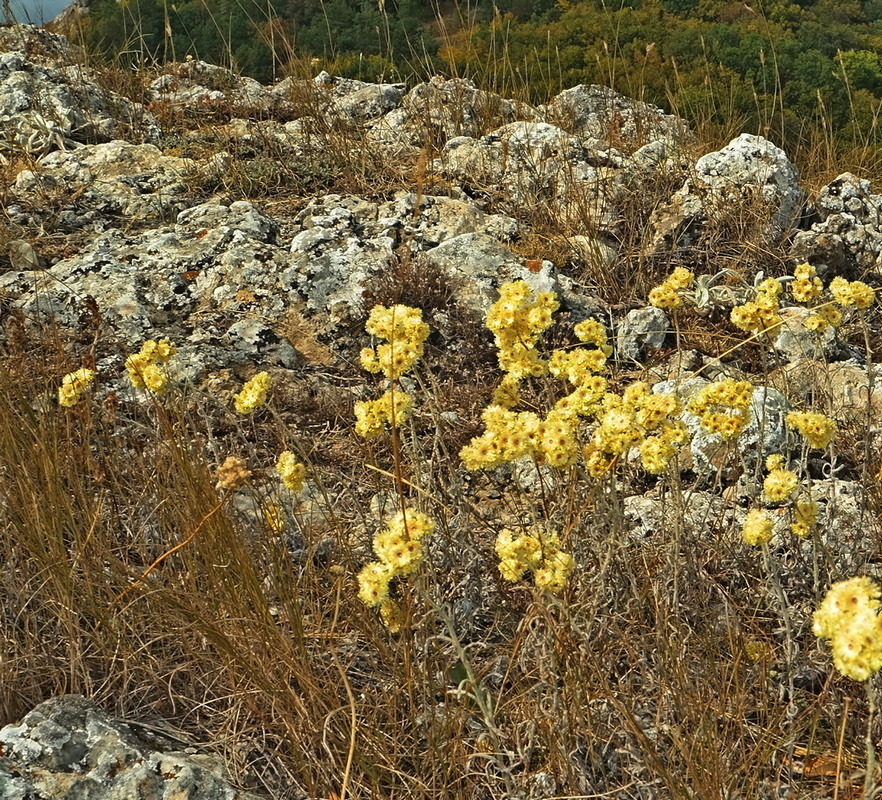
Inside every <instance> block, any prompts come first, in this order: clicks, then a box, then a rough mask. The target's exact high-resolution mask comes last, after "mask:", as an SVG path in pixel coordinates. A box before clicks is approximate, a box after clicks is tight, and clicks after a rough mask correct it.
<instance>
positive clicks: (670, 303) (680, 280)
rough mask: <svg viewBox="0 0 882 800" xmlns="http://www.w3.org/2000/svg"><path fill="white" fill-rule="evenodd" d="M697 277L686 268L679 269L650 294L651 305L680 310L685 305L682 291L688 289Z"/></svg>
mask: <svg viewBox="0 0 882 800" xmlns="http://www.w3.org/2000/svg"><path fill="white" fill-rule="evenodd" d="M694 281H695V276H694V275H693V274H692V273H691V272H690V271H689V270H688V269H686V268H685V267H677V268H676V269H675V270H674V271H673V272H672V273H671V274H670V275H669V276H668V277H667V278H665V280H664V281H663V282H662V283H660V284H659V285H658V286H656V287H655V288H653V289H651V290H650V292H649V303H650V305H653V306H655V307H656V308H679V307H680V306H681V305H683V297H682V295H681V294H680V291H681V290H683V289H688V288H689V287H690V286H692V284H693V282H694Z"/></svg>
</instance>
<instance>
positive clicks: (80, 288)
mask: <svg viewBox="0 0 882 800" xmlns="http://www.w3.org/2000/svg"><path fill="white" fill-rule="evenodd" d="M276 233H277V231H276V226H275V224H274V223H273V222H272V221H271V220H270V219H268V218H267V217H266V216H264V215H263V214H261V213H260V212H259V211H258V210H257V209H256V208H255V207H254V206H253V205H252V204H251V203H247V202H244V201H242V202H237V203H232V204H231V205H229V206H225V205H220V204H217V203H207V204H204V205H201V206H196V207H194V208H191V209H187V210H186V211H184V212H182V213H181V214H180V215H179V216H178V222H177V224H176V225H174V226H171V227H165V228H158V229H155V230H151V231H147V232H145V233H141V234H133V235H127V234H124V233H122V232H121V231H119V230H110V231H107V232H106V233H103V234H101V235H99V236H98V237H97V238H96V239H95V240H94V241H93V242H92V243H91V244H90V245H89V246H88V247H87V248H86V250H85V251H84V252H83V253H81V254H80V255H78V256H76V257H74V258H69V259H65V260H63V261H59V262H58V263H56V264H55V265H53V266H52V267H50V268H49V269H47V270H42V271H39V272H34V271H31V272H27V271H12V272H7V273H5V274H4V275H2V276H0V290H2V291H4V292H6V294H7V296H8V297H10V298H12V299H13V303H14V305H15V306H16V307H18V308H20V309H21V310H22V311H23V312H25V314H26V315H27V317H28V318H29V319H31V320H33V321H43V320H46V319H48V318H49V317H52V318H53V319H54V320H55V321H56V322H57V323H58V324H60V325H62V326H68V327H74V326H76V324H77V320H78V317H79V315H80V313H82V310H83V303H84V301H85V299H86V297H92V298H93V299H94V300H95V302H97V304H98V308H99V309H100V312H101V314H102V316H103V319H104V322H105V324H106V325H108V326H109V327H110V329H111V330H113V331H114V332H115V333H116V334H117V336H118V337H119V338H120V339H121V340H122V341H123V342H124V343H125V344H126V345H128V346H130V347H137V346H139V345H140V343H141V342H142V341H143V340H144V339H148V338H156V337H157V336H159V335H161V336H167V337H170V338H172V339H174V340H175V341H176V342H177V343H178V345H179V347H182V346H183V345H185V342H186V341H187V340H190V339H192V341H193V342H194V345H195V344H198V348H196V349H197V351H198V357H197V358H196V362H198V363H199V364H202V366H203V367H205V368H209V367H212V366H214V367H218V366H225V365H227V364H228V363H236V362H237V361H243V360H247V359H249V358H252V357H254V356H255V355H256V354H258V353H264V354H265V355H267V356H268V357H270V359H271V360H276V361H277V362H278V363H282V364H290V363H293V361H294V360H295V359H293V357H292V355H291V353H290V351H289V350H288V349H287V348H285V347H284V346H283V344H282V343H281V342H274V341H270V340H269V339H267V338H266V334H263V333H259V332H252V333H247V332H246V331H245V330H244V329H242V330H240V329H239V328H235V326H234V329H233V332H232V333H231V334H229V336H228V338H227V339H226V340H224V341H222V336H223V334H224V333H226V332H227V331H228V330H229V329H230V324H231V323H230V321H229V316H230V315H234V316H235V317H236V318H239V320H240V321H241V320H242V319H244V320H246V321H248V320H253V319H261V320H263V321H264V324H266V325H271V324H272V323H273V321H277V320H279V319H280V318H281V316H282V315H283V313H284V312H285V310H286V308H287V306H288V303H289V302H291V301H292V300H296V299H297V298H296V296H294V297H289V296H287V295H286V294H285V291H284V289H283V288H282V286H281V282H282V275H283V274H284V272H285V270H286V269H287V268H288V261H289V256H288V254H287V252H286V251H285V250H284V249H283V248H281V247H277V246H275V244H274V240H275V237H276ZM216 319H219V320H224V319H226V320H227V321H226V323H225V324H224V323H223V322H221V323H220V324H221V327H219V328H218V327H216V323H215V320H216ZM246 327H247V326H246ZM157 332H161V333H157ZM230 344H235V345H236V347H235V348H231V347H230ZM196 362H193V365H191V368H188V369H189V371H190V372H192V371H194V370H195V371H196V372H198V371H199V370H198V368H197V367H196V366H195V364H196Z"/></svg>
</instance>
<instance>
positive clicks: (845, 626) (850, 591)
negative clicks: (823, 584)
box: [812, 577, 882, 681]
mask: <svg viewBox="0 0 882 800" xmlns="http://www.w3.org/2000/svg"><path fill="white" fill-rule="evenodd" d="M812 631H813V632H814V634H815V636H817V637H819V638H822V639H829V640H830V647H831V650H832V652H833V663H834V665H835V666H836V669H838V670H839V671H840V672H841V673H842V674H843V675H845V676H846V677H848V678H852V679H853V680H856V681H865V680H867V679H868V678H870V677H871V676H872V675H873V673H874V672H876V671H877V670H879V668H880V667H882V619H880V616H879V587H878V586H877V585H876V583H875V582H874V581H872V580H871V579H870V578H867V577H857V578H849V579H848V580H845V581H840V582H839V583H835V584H833V586H831V587H830V590H829V591H828V592H827V596H826V597H825V598H824V600H823V601H822V602H821V605H820V606H819V607H818V610H817V611H815V615H814V624H813V626H812Z"/></svg>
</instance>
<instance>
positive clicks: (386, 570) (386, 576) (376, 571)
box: [358, 561, 393, 607]
mask: <svg viewBox="0 0 882 800" xmlns="http://www.w3.org/2000/svg"><path fill="white" fill-rule="evenodd" d="M392 578H393V571H392V568H391V567H390V566H389V565H388V564H383V563H381V562H379V561H371V563H370V564H368V565H366V566H365V567H364V569H362V571H361V572H359V573H358V597H359V599H360V600H361V602H362V603H364V604H365V605H366V606H371V607H373V606H378V605H380V604H381V603H384V602H386V600H388V598H389V582H390V581H391V580H392Z"/></svg>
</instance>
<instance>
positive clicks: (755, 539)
mask: <svg viewBox="0 0 882 800" xmlns="http://www.w3.org/2000/svg"><path fill="white" fill-rule="evenodd" d="M773 529H774V524H773V523H772V518H771V517H770V516H769V515H768V514H767V513H766V512H765V511H763V510H762V509H761V508H752V509H750V511H748V512H747V517H746V518H745V520H744V524H743V525H742V526H741V538H742V539H744V542H745V543H746V544H749V545H751V546H753V547H759V546H760V545H764V544H768V543H769V542H770V541H771V539H772V531H773Z"/></svg>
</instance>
